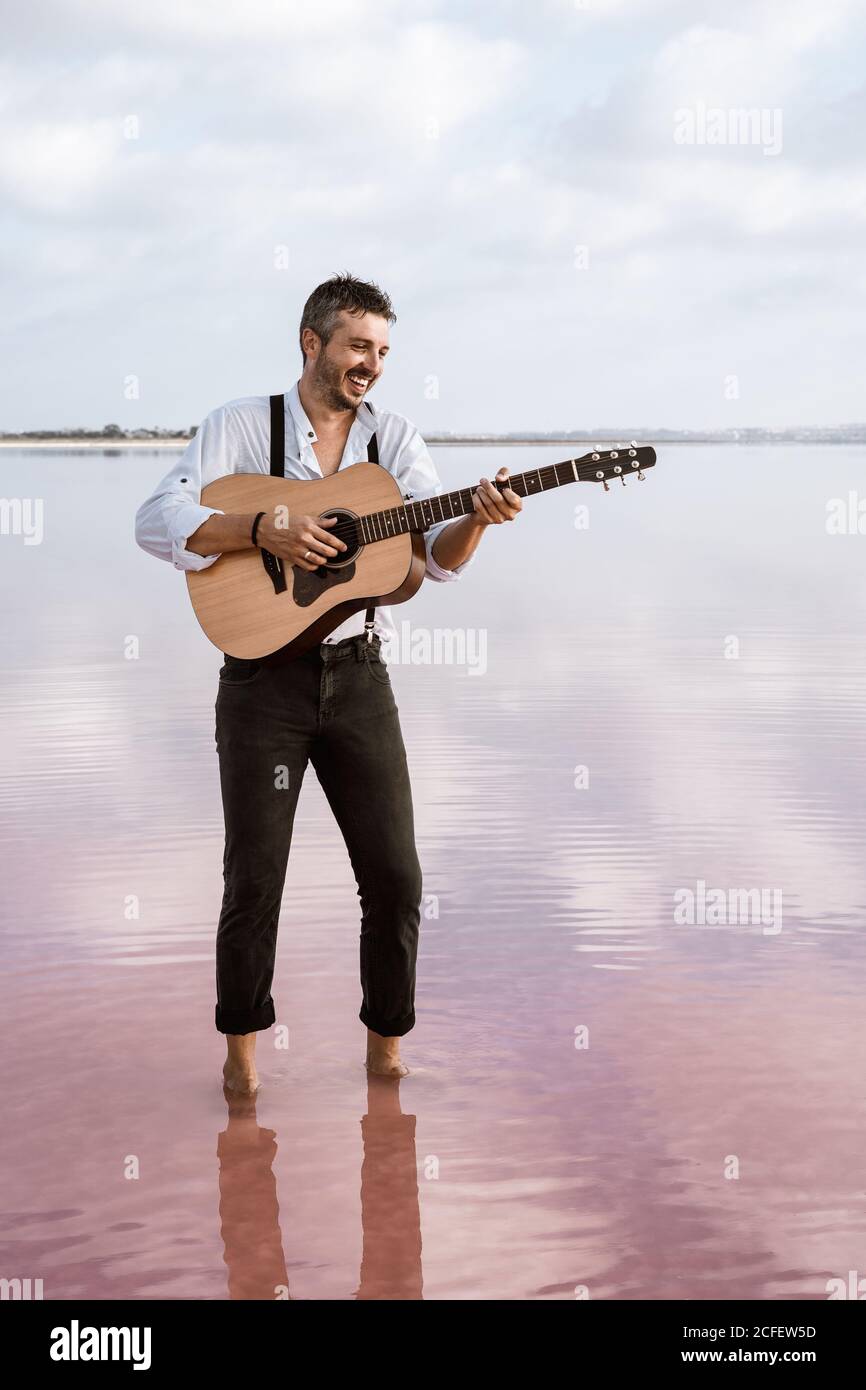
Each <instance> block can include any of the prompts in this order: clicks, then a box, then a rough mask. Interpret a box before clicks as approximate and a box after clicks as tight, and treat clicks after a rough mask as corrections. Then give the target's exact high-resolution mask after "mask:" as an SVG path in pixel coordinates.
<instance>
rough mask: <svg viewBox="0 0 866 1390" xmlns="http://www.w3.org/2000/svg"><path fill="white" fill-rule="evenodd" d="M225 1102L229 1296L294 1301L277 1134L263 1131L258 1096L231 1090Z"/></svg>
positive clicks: (223, 1218)
mask: <svg viewBox="0 0 866 1390" xmlns="http://www.w3.org/2000/svg"><path fill="white" fill-rule="evenodd" d="M226 1099H227V1102H228V1110H229V1118H228V1124H227V1126H226V1128H225V1129H224V1130H223V1132H222V1134H221V1135H220V1136H219V1139H218V1140H217V1157H218V1158H219V1186H220V1232H221V1234H222V1238H223V1245H224V1247H225V1256H224V1258H225V1262H226V1265H227V1267H228V1275H229V1279H228V1287H229V1298H231V1299H253V1298H256V1299H277V1298H281V1299H287V1298H291V1297H292V1295H291V1292H290V1290H289V1276H288V1272H287V1270H286V1260H285V1256H284V1254H283V1242H282V1237H281V1235H280V1208H279V1203H278V1201H277V1182H276V1178H275V1176H274V1168H273V1164H274V1158H275V1156H276V1152H277V1136H276V1134H275V1133H274V1131H273V1130H272V1129H261V1128H260V1127H259V1124H258V1121H257V1119H256V1099H255V1096H249V1097H241V1096H230V1095H229V1093H228V1092H226Z"/></svg>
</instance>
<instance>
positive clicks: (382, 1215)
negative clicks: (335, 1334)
mask: <svg viewBox="0 0 866 1390" xmlns="http://www.w3.org/2000/svg"><path fill="white" fill-rule="evenodd" d="M361 1133H362V1134H363V1136H364V1163H363V1166H362V1168H361V1224H362V1226H363V1230H364V1255H363V1258H362V1260H361V1281H360V1284H359V1286H358V1292H357V1293H356V1295H355V1297H356V1298H359V1299H368V1298H369V1299H374V1298H388V1299H420V1298H423V1296H424V1295H423V1294H422V1292H421V1290H422V1287H423V1279H422V1276H421V1212H420V1209H419V1206H418V1167H417V1158H416V1155H415V1116H414V1115H404V1114H403V1113H402V1112H401V1110H400V1083H399V1081H391V1080H389V1079H388V1078H387V1077H383V1076H371V1077H370V1079H369V1084H368V1088H367V1114H366V1115H365V1116H364V1117H363V1119H362V1120H361Z"/></svg>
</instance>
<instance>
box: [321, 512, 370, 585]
mask: <svg viewBox="0 0 866 1390" xmlns="http://www.w3.org/2000/svg"><path fill="white" fill-rule="evenodd" d="M332 516H335V517H336V518H337V525H336V526H325V527H324V528H323V529H324V530H325V531H327V532H328V533H329V535H332V536H333V535H337V536H339V538H340V540H341V541H345V543H346V547H347V548H346V549H345V550H341V551H340V553H339V555H338V556H337V557H336V558H335V559H333V560H326V561H325V562H324V564H322V565H320V566H319V569H320V570H322V569H328V570H337V569H342V567H343V566H344V565H350V564H351V563H352V562H353V560H355V559H356V558H357V556H358V551H359V550H360V549H361V546H362V544H363V542H362V540H361V535H360V532H359V529H358V517H357V516H356V515H355V513H354V512H350V511H347V510H346V509H345V508H344V507H330V508H329V509H328V511H326V512H321V513H320V518H322V519H324V518H326V517H332Z"/></svg>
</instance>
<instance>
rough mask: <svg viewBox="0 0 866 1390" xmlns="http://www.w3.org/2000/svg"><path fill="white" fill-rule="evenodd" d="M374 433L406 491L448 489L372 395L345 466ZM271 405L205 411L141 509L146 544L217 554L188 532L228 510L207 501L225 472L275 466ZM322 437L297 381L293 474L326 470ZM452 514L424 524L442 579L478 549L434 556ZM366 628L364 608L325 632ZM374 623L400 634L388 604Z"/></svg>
mask: <svg viewBox="0 0 866 1390" xmlns="http://www.w3.org/2000/svg"><path fill="white" fill-rule="evenodd" d="M373 433H375V435H376V443H377V445H378V448H379V463H380V464H381V465H382V467H383V468H387V470H388V472H389V473H393V475H394V477H395V478H396V479H397V482H398V483H399V486H400V490H401V492H402V493H403V496H404V499H406V500H412V501H420V500H421V499H423V498H425V497H433V496H436V495H437V494H438V493H441V491H442V484H441V482H440V481H439V475H438V474H437V472H436V467H435V465H434V463H433V460H432V458H431V457H430V454H429V452H428V449H427V446H426V444H425V443H424V440H423V439H422V438H421V435H420V434H419V433H418V431H417V430H416V428H415V426H414V425H412V424H410V422H409V421H408V420H405V419H404V418H403V416H402V415H395V414H393V413H392V412H391V411H390V410H381V409H380V408H379V407H378V406H374V407H373V409H372V411H371V410H369V409H368V408H367V405H366V403H364V404H363V405H361V406H360V407H359V408H358V410H356V412H355V419H354V422H353V424H352V428H351V429H350V431H349V437H348V439H347V440H346V447H345V449H344V450H343V457H342V459H341V460H340V468H348V467H349V465H350V464H353V463H360V462H361V461H362V460H364V459H366V457H367V444H368V442H369V439H370V437H371V435H372V434H373ZM270 437H271V408H270V400H269V398H268V397H267V396H243V397H241V398H240V399H239V400H236V401H229V402H228V403H227V404H226V405H221V406H218V407H217V409H216V410H212V411H211V413H210V414H209V415H208V416H206V417H205V419H204V421H203V422H202V424H201V426H200V428H199V430H198V432H197V433H196V435H195V437H194V438H193V439H192V440H191V441H190V443H189V444H188V445H187V447H186V449H185V450H184V451H183V453H182V454H181V456H180V458H179V459H178V461H177V463H176V464H175V465H174V467H173V468H172V469H171V470H170V471H169V472H168V473H167V474H166V475H165V477H164V478H163V479H162V480H161V482H159V483H157V485H156V487H155V489H154V491H153V492H152V493H151V495H150V497H148V499H147V501H146V502H143V503H142V504H141V506H140V507H139V509H138V511H137V512H136V516H135V539H136V540H137V542H138V544H139V545H140V546H141V547H142V549H143V550H146V551H148V552H149V553H150V554H151V555H156V556H157V558H158V559H160V560H170V561H172V562H173V564H174V565H175V568H176V569H179V570H203V569H207V567H208V566H209V565H212V564H214V563H215V562H216V561H217V560H218V559H219V555H218V554H217V555H196V554H195V552H194V551H192V550H187V548H186V542H187V539H188V538H189V537H190V536H191V535H192V534H193V532H194V531H197V530H198V528H199V526H201V525H202V524H203V522H205V521H207V519H208V517H209V516H215V515H216V516H222V515H223V513H222V512H221V511H219V510H218V509H217V508H215V507H203V506H202V505H201V491H202V488H203V487H206V486H207V484H208V483H212V482H213V481H214V479H215V478H221V477H223V476H224V475H225V474H226V473H267V474H270V471H271V463H270ZM316 439H317V435H316V431H315V430H314V429H313V426H312V425H311V423H310V421H309V419H308V418H307V414H306V412H305V410H304V407H303V406H302V405H301V398H300V395H299V394H298V385H297V382H296V383H295V385H294V386H293V387H292V389H291V391H288V392H286V459H285V475H286V477H287V478H305V479H311V478H321V477H322V470H321V468H320V467H319V461H318V459H317V458H316V455H315V452H314V450H313V445H314V444H315V442H316ZM450 525H451V523H450V521H443V522H440V523H437V524H436V525H435V526H431V528H430V530H429V531H427V532H425V536H424V540H425V544H426V547H427V571H426V572H427V575H428V576H429V578H430V579H435V580H437V581H439V582H442V581H445V580H451V579H456V578H457V577H458V575H460V574H462V572H463V570H464V569H465V568H466V566H467V565H470V564H471V563H472V561H473V560H474V558H475V556H474V554H473V555H471V556H470V557H469V559H468V560H465V561H464V562H463V564H462V565H458V566H457V568H456V569H453V570H446V569H443V568H442V566H441V565H438V564H437V563H436V561H435V560H434V559H433V555H432V548H433V542H434V541H435V539H436V537H437V536H438V534H439V532H440V531H442V530H443V529H444V528H445V527H446V526H450ZM363 631H364V609H363V608H362V609H361V610H360V611H359V612H357V613H354V614H353V615H352V617H351V618H347V619H346V621H345V622H344V623H341V624H340V626H339V627H338V628H335V629H334V631H333V632H331V633H329V634H328V636H327V637H326V638H325V639H324V640H325V641H326V642H328V643H333V642H339V641H342V639H343V638H344V637H355V636H358V635H359V634H360V633H362V632H363ZM374 631H375V632H377V633H378V634H379V636H380V637H381V638H382V643H383V645H386V644H388V643H389V642H390V641H391V640H392V638H394V637H395V636H396V629H395V627H394V623H393V620H392V618H391V610H390V608H389V607H382V608H378V607H377V609H376V616H375V627H374Z"/></svg>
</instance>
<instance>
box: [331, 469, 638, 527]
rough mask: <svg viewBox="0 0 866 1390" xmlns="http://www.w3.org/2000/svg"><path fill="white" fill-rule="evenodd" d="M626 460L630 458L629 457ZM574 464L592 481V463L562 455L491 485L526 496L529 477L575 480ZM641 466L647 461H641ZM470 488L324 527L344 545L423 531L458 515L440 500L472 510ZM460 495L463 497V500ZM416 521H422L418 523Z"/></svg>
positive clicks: (559, 482)
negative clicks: (435, 511) (562, 473)
mask: <svg viewBox="0 0 866 1390" xmlns="http://www.w3.org/2000/svg"><path fill="white" fill-rule="evenodd" d="M601 461H602V460H598V462H601ZM603 462H605V463H609V462H610V455H608V457H607V458H606V459H604V460H603ZM629 462H631V459H630V458H629ZM574 465H577V475H578V479H579V480H580V481H581V482H593V481H596V480H595V479H594V477H593V474H594V473H595V471H596V469H595V468H594V467H593V462H592V461H591V460H587V459H585V458H584V459H566V460H565V461H564V462H560V463H550V464H545V465H543V466H542V467H541V468H534V469H529V470H527V471H526V472H525V473H517V474H515V475H514V477H512V478H509V479H507V480H506V481H503V482H500V483H497V482H496V481H495V480H494V483H493V486H494V487H496V488H497V490H498V491H500V492H501V491H502V490H503V489H504V488H506V487H510V488H511V489H512V490H513V491H514V492H516V493H517V495H518V496H519V497H528V496H529V495H530V494H531V493H532V491H533V484H532V483H531V482H530V480H531V479H535V480H536V481H535V483H534V487H535V488H536V489H537V490H538V491H539V492H545V491H547V490H548V488H550V487H563V486H565V485H566V484H568V483H573V482H575V481H577V479H575V476H574ZM642 466H649V465H648V464H642ZM561 468H564V469H566V470H567V476H566V477H565V478H560V476H559V470H560V469H561ZM626 476H627V475H626ZM474 491H475V489H474V488H471V487H468V488H459V489H457V490H456V491H454V492H450V493H436V494H434V495H433V496H432V497H424V498H419V500H418V501H417V502H411V503H408V504H406V505H403V506H395V507H389V508H386V509H385V510H384V511H379V512H368V513H365V514H364V515H362V516H360V517H359V518H357V520H356V519H355V518H349V519H345V520H341V521H340V523H339V524H338V525H337V526H335V527H333V528H325V529H327V530H328V535H329V536H336V537H337V538H338V539H339V540H342V541H345V542H346V544H347V545H351V544H361V545H364V544H372V543H373V542H375V541H377V540H390V539H392V538H393V537H394V536H397V535H408V534H410V533H411V532H413V531H415V532H416V533H418V532H420V533H422V534H423V532H424V531H427V530H429V529H430V527H431V526H435V525H439V524H441V522H443V521H456V520H458V517H457V516H455V515H454V514H453V511H454V509H453V506H452V507H451V512H452V514H451V516H446V515H445V508H444V504H445V503H446V502H449V499H456V500H457V502H458V503H459V505H460V507H461V508H462V509H463V510H462V511H461V512H460V515H461V516H466V515H468V514H469V513H470V512H471V511H472V510H473V508H472V494H473V492H474ZM464 498H465V499H466V500H465V501H464ZM425 506H426V507H427V509H428V511H429V512H430V520H429V521H428V522H426V523H425V519H424V515H423V508H424V507H425ZM435 506H438V508H439V511H440V513H441V516H439V517H438V518H437V517H436V516H435V515H434V514H433V508H434V507H435ZM418 508H420V509H421V515H420V518H419V517H417V516H416V517H415V518H413V517H412V516H411V513H412V512H413V511H416V509H418ZM322 515H323V516H325V517H326V516H327V515H328V513H327V511H326V512H324V513H322ZM406 517H408V518H409V520H410V522H411V521H412V520H415V522H416V525H414V526H413V525H411V524H410V525H409V526H408V527H407V526H404V525H402V524H400V525H398V519H404V518H406ZM418 521H420V522H421V523H422V524H421V525H418V524H417V522H418ZM377 531H381V535H378V534H376V532H377Z"/></svg>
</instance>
